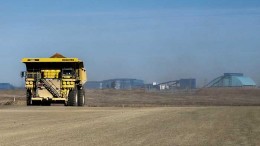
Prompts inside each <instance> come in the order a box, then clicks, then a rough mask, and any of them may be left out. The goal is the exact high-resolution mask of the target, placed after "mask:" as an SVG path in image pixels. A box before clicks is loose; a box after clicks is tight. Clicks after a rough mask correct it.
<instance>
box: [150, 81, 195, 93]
mask: <svg viewBox="0 0 260 146" xmlns="http://www.w3.org/2000/svg"><path fill="white" fill-rule="evenodd" d="M146 89H148V90H155V89H156V90H175V89H179V90H180V89H196V79H193V78H192V79H180V80H174V81H168V82H163V83H159V84H147V85H146Z"/></svg>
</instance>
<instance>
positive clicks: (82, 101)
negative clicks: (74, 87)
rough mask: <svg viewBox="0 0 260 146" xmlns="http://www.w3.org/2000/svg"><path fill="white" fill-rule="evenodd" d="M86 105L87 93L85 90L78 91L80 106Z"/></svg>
mask: <svg viewBox="0 0 260 146" xmlns="http://www.w3.org/2000/svg"><path fill="white" fill-rule="evenodd" d="M84 105H85V91H84V89H83V88H82V89H79V90H78V106H84Z"/></svg>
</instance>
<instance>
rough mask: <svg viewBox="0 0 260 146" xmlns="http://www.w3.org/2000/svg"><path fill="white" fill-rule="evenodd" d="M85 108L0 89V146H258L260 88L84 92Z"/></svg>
mask: <svg viewBox="0 0 260 146" xmlns="http://www.w3.org/2000/svg"><path fill="white" fill-rule="evenodd" d="M86 102H87V104H86V106H85V107H64V106H63V105H61V106H59V105H53V106H29V107H27V106H25V103H26V99H25V91H24V90H7V91H0V145H1V146H2V145H10V146H15V145H19V146H20V145H31V146H35V145H87V146H91V145H93V146H96V145H98V146H100V145H101V146H102V145H105V146H114V145H124V146H125V145H126V146H133V145H141V146H143V145H154V146H161V145H162V146H164V145H166V146H173V145H174V146H175V145H176V146H178V145H184V146H191V145H192V146H209V145H210V146H225V145H232V146H239V145H243V146H245V145H246V146H247V145H249V146H258V145H260V89H258V88H255V89H244V88H239V89H218V88H217V89H216V88H215V89H200V90H193V91H177V92H147V91H144V90H132V91H118V90H87V91H86Z"/></svg>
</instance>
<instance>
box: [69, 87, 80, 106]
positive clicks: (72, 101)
mask: <svg viewBox="0 0 260 146" xmlns="http://www.w3.org/2000/svg"><path fill="white" fill-rule="evenodd" d="M77 105H78V92H77V90H75V89H73V90H71V91H70V93H69V97H68V106H77Z"/></svg>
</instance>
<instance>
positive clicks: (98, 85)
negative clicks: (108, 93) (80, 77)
mask: <svg viewBox="0 0 260 146" xmlns="http://www.w3.org/2000/svg"><path fill="white" fill-rule="evenodd" d="M85 87H86V88H87V89H102V82H100V81H87V83H86V84H85Z"/></svg>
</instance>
